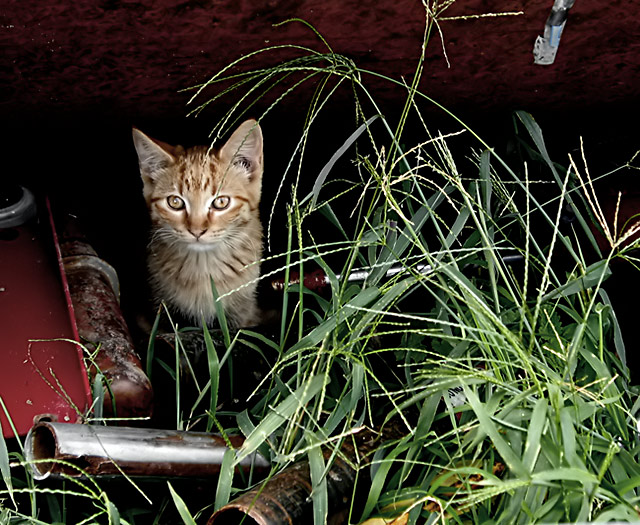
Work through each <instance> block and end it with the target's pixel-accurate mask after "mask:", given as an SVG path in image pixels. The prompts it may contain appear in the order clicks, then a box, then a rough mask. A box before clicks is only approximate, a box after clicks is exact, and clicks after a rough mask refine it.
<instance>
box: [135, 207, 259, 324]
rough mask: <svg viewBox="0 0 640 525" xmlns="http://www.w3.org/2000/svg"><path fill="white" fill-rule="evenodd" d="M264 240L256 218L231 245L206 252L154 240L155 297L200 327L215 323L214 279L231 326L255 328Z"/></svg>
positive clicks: (151, 268) (151, 267) (151, 255)
mask: <svg viewBox="0 0 640 525" xmlns="http://www.w3.org/2000/svg"><path fill="white" fill-rule="evenodd" d="M261 236H262V227H261V224H260V221H259V219H258V217H255V218H253V219H252V220H251V221H250V222H249V223H248V224H246V225H245V226H244V229H243V232H242V233H240V234H238V235H237V236H236V237H235V238H234V239H233V242H232V243H224V242H220V243H218V244H216V245H214V246H212V247H210V248H208V249H206V250H199V249H195V250H194V249H192V248H189V247H187V246H183V247H181V248H178V247H176V246H175V245H173V246H172V245H171V244H168V243H166V242H163V241H161V240H155V241H154V240H152V241H151V243H150V244H149V256H148V265H149V275H150V280H151V285H152V288H153V292H154V296H155V297H157V298H161V299H162V300H164V301H165V302H167V303H168V304H169V305H171V306H173V307H174V309H177V310H178V311H179V312H180V313H182V314H183V315H185V316H187V317H189V318H191V320H192V321H194V322H195V323H197V324H199V323H200V321H201V320H202V319H203V318H204V319H205V320H206V322H207V323H211V322H212V321H213V320H214V319H215V318H216V309H215V304H214V298H213V292H212V289H211V280H213V282H214V284H215V287H216V290H217V292H218V295H219V296H220V297H222V299H221V301H222V305H223V307H224V310H225V315H226V317H227V318H228V321H229V322H230V323H231V324H232V325H234V326H251V325H253V324H256V323H257V322H258V320H259V319H258V317H259V316H258V309H257V305H256V284H257V281H258V278H259V276H260V264H259V261H260V259H261V257H262V242H261Z"/></svg>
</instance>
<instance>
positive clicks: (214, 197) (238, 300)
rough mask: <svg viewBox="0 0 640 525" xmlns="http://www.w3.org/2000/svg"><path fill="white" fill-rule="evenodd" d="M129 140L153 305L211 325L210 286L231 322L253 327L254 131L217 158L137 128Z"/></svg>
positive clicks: (242, 131) (258, 176)
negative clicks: (147, 226)
mask: <svg viewBox="0 0 640 525" xmlns="http://www.w3.org/2000/svg"><path fill="white" fill-rule="evenodd" d="M133 141H134V144H135V148H136V151H137V153H138V161H139V165H140V174H141V176H142V181H143V184H144V189H143V193H144V197H145V200H146V201H147V206H148V208H149V213H150V215H151V224H152V232H151V240H150V242H149V256H148V266H149V273H150V280H151V285H152V289H153V293H154V296H155V299H156V300H157V301H158V302H160V301H164V302H165V303H166V304H167V306H168V307H169V308H170V309H171V310H173V311H177V312H179V313H180V314H182V315H183V316H185V317H188V318H190V319H191V320H192V321H193V322H194V323H196V324H200V322H201V321H202V319H204V320H205V321H206V322H207V323H208V324H210V323H211V322H213V320H214V319H215V318H216V310H215V304H214V300H213V295H212V292H211V279H213V282H214V283H215V286H216V289H217V291H218V294H219V295H220V296H224V297H222V306H223V308H224V311H225V317H226V318H227V320H228V321H229V323H230V324H231V325H232V326H235V327H243V326H251V325H254V324H257V323H258V322H259V310H258V306H257V302H256V284H257V279H258V277H259V275H260V263H259V262H260V259H261V257H262V225H261V223H260V217H259V210H258V206H259V203H260V192H261V186H262V171H263V158H262V132H261V131H260V126H259V125H258V124H257V122H256V121H255V120H248V121H246V122H244V123H243V124H242V125H241V126H240V127H239V128H238V129H237V130H236V131H235V132H234V133H233V135H232V136H231V137H230V138H229V140H228V141H227V143H226V144H225V145H224V146H222V148H220V149H219V150H217V151H216V150H211V151H209V149H208V148H207V147H204V146H197V147H194V148H190V149H186V150H185V149H184V148H182V147H181V146H175V147H174V146H170V145H168V144H165V143H163V142H160V141H157V140H154V139H151V138H149V137H147V136H146V135H144V134H143V133H142V132H140V131H138V130H137V129H134V130H133ZM227 294H228V295H227Z"/></svg>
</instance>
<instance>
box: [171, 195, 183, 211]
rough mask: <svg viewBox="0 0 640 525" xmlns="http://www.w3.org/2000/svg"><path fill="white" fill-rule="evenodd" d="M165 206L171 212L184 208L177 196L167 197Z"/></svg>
mask: <svg viewBox="0 0 640 525" xmlns="http://www.w3.org/2000/svg"><path fill="white" fill-rule="evenodd" d="M167 204H168V205H169V208H171V209H172V210H181V209H183V208H184V200H182V197H178V196H177V195H169V196H168V197H167Z"/></svg>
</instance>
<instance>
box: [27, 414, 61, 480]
mask: <svg viewBox="0 0 640 525" xmlns="http://www.w3.org/2000/svg"><path fill="white" fill-rule="evenodd" d="M55 457H56V437H55V431H54V430H53V428H52V427H51V426H49V424H48V423H46V422H40V423H38V424H37V425H35V426H34V427H33V428H32V429H31V430H30V431H29V433H28V434H27V438H26V440H25V459H26V460H27V462H28V463H29V464H30V466H31V473H32V474H33V477H34V478H35V479H38V480H43V479H46V478H47V477H49V474H51V471H52V470H53V465H54V463H53V462H52V461H46V460H52V459H54V458H55Z"/></svg>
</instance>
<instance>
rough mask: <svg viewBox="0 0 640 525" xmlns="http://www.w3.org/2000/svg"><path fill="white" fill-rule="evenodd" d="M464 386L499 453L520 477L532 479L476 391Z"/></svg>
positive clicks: (480, 424) (483, 430)
mask: <svg viewBox="0 0 640 525" xmlns="http://www.w3.org/2000/svg"><path fill="white" fill-rule="evenodd" d="M462 387H463V388H464V393H465V396H466V397H467V401H468V403H469V406H471V408H472V409H473V411H474V412H475V414H476V417H477V418H478V423H479V428H480V430H481V431H482V432H484V433H485V434H486V435H487V436H489V439H491V441H492V443H493V445H494V446H495V447H496V450H497V451H498V454H500V456H502V459H503V460H504V461H505V463H506V464H507V465H508V466H509V468H510V469H511V471H512V472H513V473H514V474H515V475H516V476H517V477H518V478H520V479H521V480H525V481H526V480H528V479H530V476H529V472H528V470H527V468H526V467H525V465H524V463H523V462H522V461H521V459H520V458H519V457H518V455H517V454H516V453H515V452H514V450H513V449H512V448H511V447H510V446H509V444H508V443H507V442H506V441H505V440H504V438H503V437H502V435H501V434H500V431H499V430H498V428H497V427H496V425H495V424H494V422H493V421H492V419H491V416H490V415H489V413H488V412H487V410H486V409H485V405H484V403H482V402H481V401H480V399H478V396H477V395H476V394H475V392H474V391H473V390H472V389H471V388H469V387H468V386H467V385H465V384H462Z"/></svg>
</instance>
